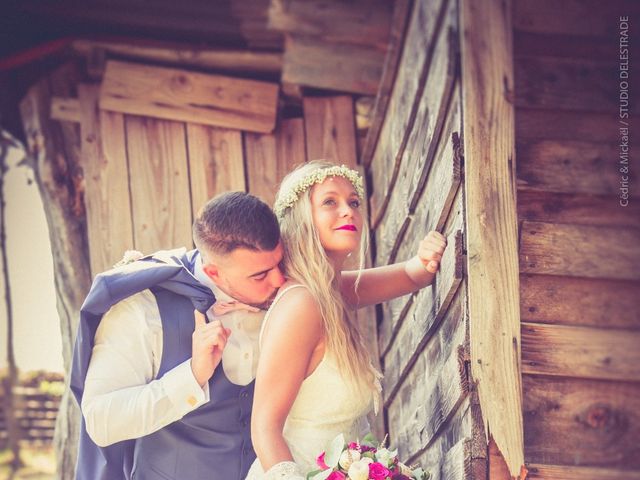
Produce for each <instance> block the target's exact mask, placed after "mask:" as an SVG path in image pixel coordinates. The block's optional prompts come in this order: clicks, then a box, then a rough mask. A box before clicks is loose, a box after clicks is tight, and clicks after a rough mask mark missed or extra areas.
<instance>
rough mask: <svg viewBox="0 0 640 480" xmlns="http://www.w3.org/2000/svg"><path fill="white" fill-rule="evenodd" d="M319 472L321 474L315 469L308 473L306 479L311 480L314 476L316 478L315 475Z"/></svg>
mask: <svg viewBox="0 0 640 480" xmlns="http://www.w3.org/2000/svg"><path fill="white" fill-rule="evenodd" d="M320 472H322V470H320V469H317V470H312V471H310V472H309V473H307V476H306V479H307V480H311V479H312V478H313V477H314V476H316V475H317V474H319V473H320Z"/></svg>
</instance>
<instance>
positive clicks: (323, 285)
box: [247, 161, 446, 480]
mask: <svg viewBox="0 0 640 480" xmlns="http://www.w3.org/2000/svg"><path fill="white" fill-rule="evenodd" d="M363 200H364V189H363V185H362V178H361V177H360V175H359V174H358V173H357V172H356V171H354V170H351V169H349V168H347V167H345V166H337V165H334V164H331V163H327V162H322V161H314V162H309V163H306V164H303V165H302V166H300V167H299V168H297V169H296V170H294V171H293V172H291V173H290V174H289V175H287V177H285V179H284V180H283V182H282V184H281V187H280V190H279V191H278V194H277V195H276V202H275V205H274V211H275V213H276V215H277V217H278V220H279V222H280V228H281V232H282V240H283V244H284V247H285V253H284V258H283V267H284V271H285V275H286V277H287V282H286V283H285V284H284V285H283V286H282V287H281V289H280V291H279V292H278V295H277V296H276V298H275V300H274V302H273V304H272V305H271V307H270V309H269V311H268V312H267V314H266V316H265V318H264V322H263V325H262V331H261V333H260V348H261V354H260V362H259V365H258V372H257V376H256V386H255V396H254V403H253V413H252V420H251V434H252V440H253V445H254V449H255V451H256V453H257V456H258V458H257V459H256V461H255V462H254V463H253V465H252V466H251V469H250V470H249V474H248V476H247V480H259V479H267V480H270V479H276V478H277V479H286V480H303V479H304V478H305V475H306V473H307V472H308V471H311V470H315V469H317V466H316V464H315V458H316V456H317V455H318V454H319V453H320V452H321V451H323V450H324V449H325V447H326V446H327V443H328V442H330V441H331V440H332V439H333V438H335V437H336V436H337V435H338V434H340V433H342V434H344V435H345V438H347V439H350V440H351V439H352V440H355V439H357V438H361V437H362V436H363V435H364V432H362V431H361V425H362V424H363V423H364V422H361V421H360V420H361V419H362V418H363V416H364V415H366V414H367V413H368V412H369V411H370V409H371V407H372V406H375V408H376V410H377V408H378V404H379V398H380V387H379V381H378V379H379V374H378V372H377V371H376V370H375V369H374V368H373V366H372V364H371V360H370V358H369V355H368V353H367V350H366V348H365V345H364V343H363V341H362V337H361V336H360V334H359V332H358V330H357V328H356V325H355V323H354V321H353V318H352V315H351V313H350V311H349V309H353V308H357V307H362V306H365V305H371V304H374V303H379V302H380V301H385V300H388V299H391V298H394V297H397V296H400V295H404V294H407V293H409V292H411V291H415V290H417V289H418V288H421V287H424V286H426V285H429V284H431V283H432V281H433V278H434V275H435V272H436V271H437V269H438V266H439V262H440V260H441V258H442V254H443V253H444V249H445V246H446V240H445V239H444V237H443V236H442V235H441V234H439V233H437V232H430V233H429V235H427V237H425V239H424V240H423V241H422V242H421V244H420V248H419V251H418V255H417V256H416V257H414V258H413V259H411V260H410V261H408V262H405V263H400V264H396V265H390V266H386V267H379V268H374V269H370V270H367V273H366V274H364V275H362V276H360V271H356V272H347V271H344V272H343V271H342V268H343V265H344V263H345V261H346V259H347V257H348V256H349V255H350V254H351V253H352V252H359V256H360V265H361V269H362V266H363V258H364V252H365V249H366V237H367V235H366V231H367V228H366V226H365V223H364V219H363V215H362V211H361V202H362V201H363ZM353 292H355V293H353ZM371 328H375V325H372V326H371ZM265 472H266V473H265Z"/></svg>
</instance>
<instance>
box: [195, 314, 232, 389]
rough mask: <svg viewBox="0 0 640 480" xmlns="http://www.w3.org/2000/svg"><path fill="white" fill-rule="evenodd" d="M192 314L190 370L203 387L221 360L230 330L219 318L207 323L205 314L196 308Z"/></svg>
mask: <svg viewBox="0 0 640 480" xmlns="http://www.w3.org/2000/svg"><path fill="white" fill-rule="evenodd" d="M194 316H195V330H194V331H193V335H192V337H191V338H192V340H191V346H192V354H191V371H192V372H193V376H194V377H195V379H196V381H197V382H198V383H199V384H200V386H201V387H203V388H204V386H205V384H206V383H207V382H208V381H209V379H210V378H211V376H212V375H213V372H214V371H215V369H216V367H217V366H218V364H219V363H220V360H222V351H223V350H224V347H225V345H226V344H227V339H228V338H229V335H231V330H229V329H228V328H224V327H223V326H222V322H220V320H214V321H212V322H210V323H207V320H206V318H205V316H204V315H203V314H202V313H200V312H198V311H197V310H195V311H194Z"/></svg>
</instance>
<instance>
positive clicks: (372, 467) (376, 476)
mask: <svg viewBox="0 0 640 480" xmlns="http://www.w3.org/2000/svg"><path fill="white" fill-rule="evenodd" d="M390 475H391V472H390V471H389V469H388V468H387V467H385V466H384V465H382V464H381V463H378V462H373V463H370V464H369V478H370V479H372V480H385V479H386V478H388V477H389V476H390Z"/></svg>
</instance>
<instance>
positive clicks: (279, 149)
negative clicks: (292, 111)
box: [244, 119, 306, 205]
mask: <svg viewBox="0 0 640 480" xmlns="http://www.w3.org/2000/svg"><path fill="white" fill-rule="evenodd" d="M304 145H305V144H304V125H303V121H302V119H290V120H283V121H282V122H280V125H279V128H278V130H277V131H276V132H275V133H274V134H266V135H265V134H256V133H245V134H244V150H245V160H246V168H247V179H248V184H249V193H252V194H253V195H256V196H258V197H260V198H261V199H262V200H264V201H265V202H267V203H268V204H269V205H273V201H274V199H275V195H276V191H277V189H278V187H279V185H280V181H281V180H282V178H283V177H284V176H285V175H286V174H287V173H289V172H290V171H291V170H292V169H293V168H294V167H295V166H296V165H298V164H300V163H304V162H305V161H306V158H305V147H304Z"/></svg>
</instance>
